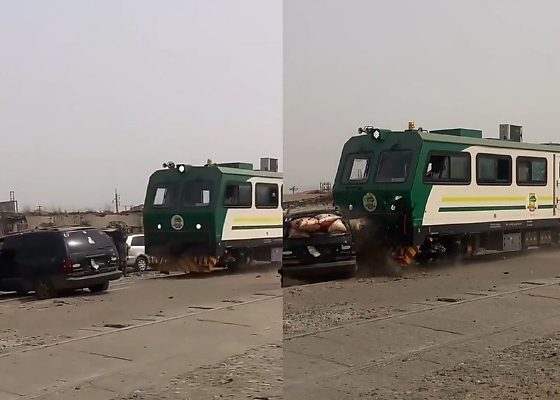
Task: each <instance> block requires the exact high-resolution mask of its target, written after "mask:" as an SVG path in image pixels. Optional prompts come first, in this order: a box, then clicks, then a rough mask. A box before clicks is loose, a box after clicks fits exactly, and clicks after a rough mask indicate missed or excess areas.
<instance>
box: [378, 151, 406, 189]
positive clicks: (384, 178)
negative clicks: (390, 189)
mask: <svg viewBox="0 0 560 400" xmlns="http://www.w3.org/2000/svg"><path fill="white" fill-rule="evenodd" d="M411 160H412V151H410V150H391V151H385V152H383V153H382V154H381V159H380V161H379V168H378V170H377V177H376V182H378V183H399V182H404V181H406V178H407V177H408V173H409V171H410V163H411Z"/></svg>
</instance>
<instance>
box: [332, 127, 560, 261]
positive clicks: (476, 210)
mask: <svg viewBox="0 0 560 400" xmlns="http://www.w3.org/2000/svg"><path fill="white" fill-rule="evenodd" d="M559 177H560V145H557V144H528V143H522V141H521V135H512V136H509V135H508V134H505V135H503V136H502V135H501V137H500V139H490V138H482V132H481V131H479V130H471V129H462V128H459V129H444V130H437V131H431V132H428V131H425V130H422V129H421V128H418V129H416V128H415V127H414V124H413V123H410V124H409V129H408V130H405V131H400V132H396V131H390V130H386V129H377V128H374V127H365V128H360V129H359V135H358V136H354V137H352V138H350V139H349V140H348V141H347V142H346V144H345V146H344V149H343V151H342V155H341V159H340V163H339V167H338V171H337V175H336V180H335V184H334V185H333V197H334V202H335V204H336V205H337V206H338V207H339V208H340V210H341V212H342V213H343V214H344V215H345V216H346V217H347V218H348V219H349V220H350V221H351V225H352V226H353V227H354V230H355V231H356V232H355V233H354V237H355V239H356V241H357V247H358V251H360V250H359V248H362V250H363V249H369V248H373V247H375V248H384V249H389V250H391V253H392V254H393V255H394V256H395V257H396V258H398V259H399V260H400V261H401V263H403V264H409V263H410V262H411V261H412V260H414V259H416V260H418V261H424V260H428V259H433V258H436V257H440V256H451V255H452V256H463V255H476V254H484V253H490V252H508V251H521V250H523V249H525V248H527V247H530V246H541V245H549V244H553V243H557V242H558V240H559V232H560V215H559V214H558V212H559V210H558V196H559V193H558V191H559V189H560V188H559Z"/></svg>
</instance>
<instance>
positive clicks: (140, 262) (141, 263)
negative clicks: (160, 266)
mask: <svg viewBox="0 0 560 400" xmlns="http://www.w3.org/2000/svg"><path fill="white" fill-rule="evenodd" d="M134 267H135V268H136V271H138V272H144V271H146V270H147V269H148V259H147V258H146V257H144V256H140V257H138V258H137V259H136V263H135V266H134Z"/></svg>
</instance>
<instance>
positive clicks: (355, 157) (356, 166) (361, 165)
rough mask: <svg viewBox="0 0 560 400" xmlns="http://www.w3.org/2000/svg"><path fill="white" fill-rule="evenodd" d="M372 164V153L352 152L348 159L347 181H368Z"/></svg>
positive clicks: (345, 175) (345, 176) (346, 167)
mask: <svg viewBox="0 0 560 400" xmlns="http://www.w3.org/2000/svg"><path fill="white" fill-rule="evenodd" d="M370 165H371V154H370V153H361V154H350V155H349V156H348V158H347V159H346V165H345V171H344V181H345V182H346V183H362V182H365V181H367V179H368V176H369V170H370Z"/></svg>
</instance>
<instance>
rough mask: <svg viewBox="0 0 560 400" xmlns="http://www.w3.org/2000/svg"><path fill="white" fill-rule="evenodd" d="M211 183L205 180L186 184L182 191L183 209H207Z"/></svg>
mask: <svg viewBox="0 0 560 400" xmlns="http://www.w3.org/2000/svg"><path fill="white" fill-rule="evenodd" d="M213 186H214V185H213V183H212V181H207V180H196V181H190V182H187V183H186V185H185V188H184V189H183V205H184V206H185V207H207V206H209V205H210V203H211V201H212V196H213Z"/></svg>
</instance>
